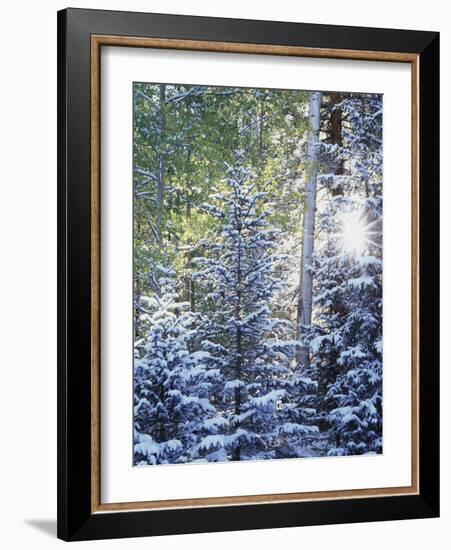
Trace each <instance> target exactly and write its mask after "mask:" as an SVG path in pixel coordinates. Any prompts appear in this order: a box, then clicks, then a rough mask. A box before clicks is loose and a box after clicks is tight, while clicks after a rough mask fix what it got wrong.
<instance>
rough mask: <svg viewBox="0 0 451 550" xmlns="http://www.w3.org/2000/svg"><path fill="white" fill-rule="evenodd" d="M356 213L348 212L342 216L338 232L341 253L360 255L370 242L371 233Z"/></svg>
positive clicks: (368, 226)
mask: <svg viewBox="0 0 451 550" xmlns="http://www.w3.org/2000/svg"><path fill="white" fill-rule="evenodd" d="M370 229H371V228H370V225H368V224H367V223H366V221H365V219H363V218H362V217H361V216H360V215H359V213H358V212H349V213H347V214H346V215H345V216H343V219H342V222H341V231H340V243H341V248H342V249H343V252H346V253H348V254H362V253H363V252H364V251H365V250H366V248H367V246H368V244H369V243H370V242H371V240H370V239H371V235H372V234H373V232H372V231H371V230H370Z"/></svg>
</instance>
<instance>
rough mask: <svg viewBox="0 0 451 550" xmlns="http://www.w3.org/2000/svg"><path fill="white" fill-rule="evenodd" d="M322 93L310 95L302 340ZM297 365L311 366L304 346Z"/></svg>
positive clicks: (308, 313)
mask: <svg viewBox="0 0 451 550" xmlns="http://www.w3.org/2000/svg"><path fill="white" fill-rule="evenodd" d="M320 107H321V92H313V93H312V94H311V96H310V106H309V119H310V131H309V137H308V143H307V184H306V188H305V210H304V220H303V239H302V257H301V269H300V284H299V296H298V318H297V327H296V329H297V330H296V337H297V339H301V338H302V336H303V334H304V333H305V331H306V330H308V328H309V327H310V325H311V323H312V284H313V273H312V259H313V248H314V239H315V236H314V233H315V211H316V180H317V177H318V143H319V122H320ZM298 364H299V365H300V366H302V367H303V368H305V369H307V368H309V366H310V355H309V350H308V347H306V346H303V347H301V348H300V350H299V353H298Z"/></svg>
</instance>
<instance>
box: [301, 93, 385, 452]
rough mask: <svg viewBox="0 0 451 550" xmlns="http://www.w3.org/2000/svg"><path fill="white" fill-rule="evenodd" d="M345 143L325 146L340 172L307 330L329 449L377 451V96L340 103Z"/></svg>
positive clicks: (323, 228)
mask: <svg viewBox="0 0 451 550" xmlns="http://www.w3.org/2000/svg"><path fill="white" fill-rule="evenodd" d="M339 108H340V109H341V111H342V113H343V118H344V120H345V121H346V128H345V127H344V128H343V143H342V145H337V144H333V145H325V144H323V147H322V149H323V151H322V155H323V161H324V160H325V159H326V160H327V159H328V160H329V165H340V167H341V169H340V174H339V175H335V174H326V175H323V177H322V178H320V180H321V182H322V185H323V186H324V188H325V190H328V191H329V195H328V197H329V198H328V202H327V204H326V206H323V208H322V209H321V211H320V213H319V214H318V219H317V226H318V229H319V231H320V233H321V235H322V238H320V239H319V240H318V250H317V253H316V257H315V262H314V273H315V291H314V295H315V319H314V326H313V328H312V330H311V331H310V334H309V337H308V339H309V342H310V351H311V355H312V365H313V367H314V369H315V370H316V376H317V380H318V383H319V399H318V405H319V408H320V413H322V415H323V418H325V419H326V422H327V423H328V425H329V427H330V433H331V435H332V445H333V447H332V448H331V449H330V451H329V454H340V455H354V454H363V453H368V452H375V453H378V452H381V451H382V242H381V240H382V233H381V231H382V226H381V219H382V98H381V97H379V96H374V95H372V96H355V97H354V98H349V99H346V100H344V101H342V102H341V103H340V105H339Z"/></svg>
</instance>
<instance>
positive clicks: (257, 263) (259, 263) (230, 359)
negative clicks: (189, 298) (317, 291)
mask: <svg viewBox="0 0 451 550" xmlns="http://www.w3.org/2000/svg"><path fill="white" fill-rule="evenodd" d="M250 180H251V173H250V171H249V170H247V169H246V168H245V167H244V159H243V156H242V155H240V156H239V160H238V163H237V167H228V173H227V179H226V182H225V183H226V188H227V192H226V193H225V194H217V195H215V197H214V198H215V203H216V204H212V205H207V206H206V208H207V210H208V212H209V213H210V214H211V215H212V216H214V217H215V218H217V219H219V220H221V223H222V229H221V233H220V235H219V236H218V239H217V240H216V241H215V242H213V243H210V244H209V245H207V249H208V252H209V256H208V257H203V258H201V259H199V261H200V262H201V263H202V265H203V269H202V270H201V271H200V272H199V273H198V274H197V277H198V279H200V280H201V281H203V284H204V286H205V287H206V288H209V292H208V294H207V301H208V302H210V307H209V309H210V310H212V313H210V317H209V321H208V323H207V324H206V325H205V327H204V334H205V337H206V340H205V341H204V345H205V346H206V349H207V350H208V351H209V352H210V354H211V357H210V359H209V361H210V363H211V364H212V365H214V366H215V367H216V368H219V370H220V371H221V373H222V377H223V379H224V381H225V384H224V386H223V388H222V392H221V395H220V397H219V398H220V400H221V407H222V411H223V417H224V426H222V429H221V430H218V434H217V435H214V436H207V437H205V438H203V439H202V441H201V442H200V444H199V450H200V452H202V450H203V451H204V452H211V451H212V450H213V451H215V452H218V451H220V450H221V449H222V453H223V454H224V453H227V455H228V456H229V457H230V458H231V459H232V460H250V459H261V458H277V457H283V456H298V454H299V452H300V449H301V447H302V442H303V436H304V435H306V434H311V433H313V432H314V431H315V430H316V428H314V427H312V426H309V425H307V424H306V423H304V421H305V420H306V417H307V416H308V415H309V413H310V412H311V411H306V410H303V409H301V408H299V407H298V406H297V398H298V396H299V395H300V394H302V393H304V392H305V391H306V390H308V389H311V388H312V386H313V383H312V382H311V381H310V380H308V379H303V378H302V377H300V376H297V377H296V376H295V370H294V369H295V361H293V359H294V355H295V350H296V346H297V342H296V341H293V340H292V341H290V340H287V339H285V338H284V335H285V334H286V333H287V332H290V331H291V330H292V327H291V326H290V324H289V323H288V322H286V321H283V320H282V319H279V318H274V317H273V316H272V312H271V305H272V301H273V300H274V298H275V296H276V295H277V292H278V291H279V290H280V288H281V278H280V260H281V259H282V258H281V257H280V256H278V255H277V254H275V253H274V249H275V247H276V243H277V236H278V231H277V230H275V229H273V228H272V227H270V225H269V224H268V216H269V215H270V208H269V205H268V204H264V202H263V201H264V200H265V197H266V194H265V193H264V192H262V191H260V192H258V191H256V189H255V185H252V183H250ZM211 305H213V307H211Z"/></svg>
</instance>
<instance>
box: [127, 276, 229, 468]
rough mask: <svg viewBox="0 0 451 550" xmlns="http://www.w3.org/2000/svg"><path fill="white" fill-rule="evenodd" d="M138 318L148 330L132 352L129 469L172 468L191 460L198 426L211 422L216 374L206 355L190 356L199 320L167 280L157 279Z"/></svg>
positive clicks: (201, 429) (200, 430)
mask: <svg viewBox="0 0 451 550" xmlns="http://www.w3.org/2000/svg"><path fill="white" fill-rule="evenodd" d="M159 282H160V288H161V295H160V296H158V295H156V294H155V295H154V296H153V297H152V299H151V300H148V302H147V304H148V307H149V308H150V311H149V312H148V313H147V314H146V313H145V314H143V315H144V316H145V317H146V319H143V321H144V322H145V323H146V324H147V325H148V326H149V332H148V336H147V339H146V340H145V341H142V340H141V341H140V342H137V346H136V348H135V368H134V371H135V378H134V394H135V397H134V401H135V403H134V424H135V445H134V464H135V465H144V464H167V463H170V464H173V463H180V462H186V461H190V460H192V458H193V456H194V455H195V447H196V444H197V442H198V438H199V434H200V435H204V434H205V428H204V427H203V426H202V425H201V424H202V422H204V423H205V422H207V421H210V422H213V419H214V417H215V416H216V411H215V408H214V406H213V405H212V403H211V392H212V390H213V389H214V387H215V384H217V380H216V379H217V377H218V376H219V372H218V371H215V370H214V369H209V368H207V366H206V361H207V359H208V356H209V354H208V353H207V352H205V351H202V350H201V349H198V350H197V351H196V350H194V343H195V335H196V330H195V328H196V325H198V324H199V321H200V318H199V315H195V314H193V313H191V312H189V311H188V304H186V303H181V302H178V294H177V292H176V290H175V284H174V281H173V280H172V278H171V277H164V278H161V279H160V281H159Z"/></svg>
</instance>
